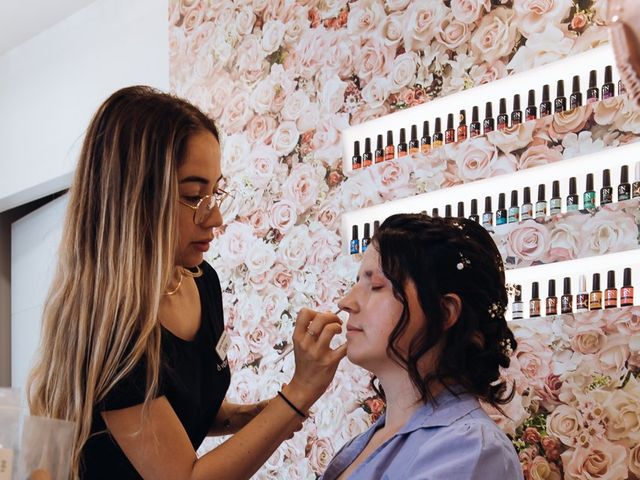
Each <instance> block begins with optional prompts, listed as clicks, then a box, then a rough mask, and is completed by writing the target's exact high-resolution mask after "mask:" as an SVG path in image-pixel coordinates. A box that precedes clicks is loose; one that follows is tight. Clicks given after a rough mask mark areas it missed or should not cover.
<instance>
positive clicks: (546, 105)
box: [540, 102, 551, 118]
mask: <svg viewBox="0 0 640 480" xmlns="http://www.w3.org/2000/svg"><path fill="white" fill-rule="evenodd" d="M547 115H551V102H543V103H541V104H540V118H543V117H546V116H547Z"/></svg>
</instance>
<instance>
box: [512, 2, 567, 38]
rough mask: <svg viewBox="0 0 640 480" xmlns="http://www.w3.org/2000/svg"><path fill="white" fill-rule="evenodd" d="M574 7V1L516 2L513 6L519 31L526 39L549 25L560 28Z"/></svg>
mask: <svg viewBox="0 0 640 480" xmlns="http://www.w3.org/2000/svg"><path fill="white" fill-rule="evenodd" d="M572 6H573V2H572V0H515V2H514V4H513V8H514V10H515V12H516V23H517V25H518V29H519V30H520V31H521V32H522V34H523V35H524V36H525V37H529V36H530V35H531V34H532V33H538V32H541V31H543V30H544V27H545V25H547V24H552V25H555V26H557V27H559V26H560V22H562V20H564V19H565V18H566V17H567V16H568V14H569V10H570V9H571V7H572Z"/></svg>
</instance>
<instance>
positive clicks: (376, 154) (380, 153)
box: [373, 135, 384, 163]
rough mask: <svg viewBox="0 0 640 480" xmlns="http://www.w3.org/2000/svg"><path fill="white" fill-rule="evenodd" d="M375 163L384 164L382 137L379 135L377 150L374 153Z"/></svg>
mask: <svg viewBox="0 0 640 480" xmlns="http://www.w3.org/2000/svg"><path fill="white" fill-rule="evenodd" d="M373 161H374V162H375V163H381V162H384V149H383V148H382V135H378V138H377V140H376V150H375V152H373Z"/></svg>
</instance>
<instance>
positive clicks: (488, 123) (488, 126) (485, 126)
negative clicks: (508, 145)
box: [482, 102, 496, 134]
mask: <svg viewBox="0 0 640 480" xmlns="http://www.w3.org/2000/svg"><path fill="white" fill-rule="evenodd" d="M495 128H496V126H495V120H494V119H493V105H492V104H491V102H487V103H486V105H485V107H484V122H482V133H484V134H487V133H489V132H493V130H494V129H495Z"/></svg>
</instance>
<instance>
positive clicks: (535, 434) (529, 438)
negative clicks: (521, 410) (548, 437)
mask: <svg viewBox="0 0 640 480" xmlns="http://www.w3.org/2000/svg"><path fill="white" fill-rule="evenodd" d="M522 440H524V441H525V442H526V443H529V444H537V443H538V442H539V441H540V432H539V431H538V430H536V429H535V428H533V427H527V428H525V430H524V432H523V433H522Z"/></svg>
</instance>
